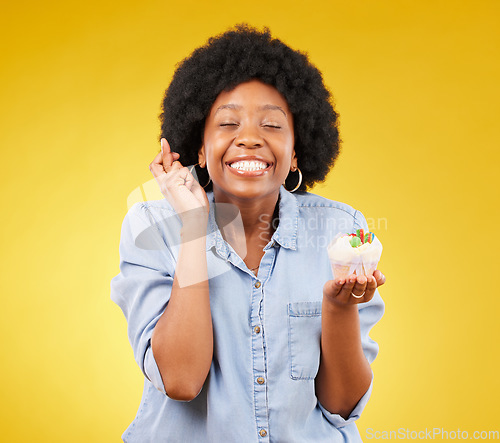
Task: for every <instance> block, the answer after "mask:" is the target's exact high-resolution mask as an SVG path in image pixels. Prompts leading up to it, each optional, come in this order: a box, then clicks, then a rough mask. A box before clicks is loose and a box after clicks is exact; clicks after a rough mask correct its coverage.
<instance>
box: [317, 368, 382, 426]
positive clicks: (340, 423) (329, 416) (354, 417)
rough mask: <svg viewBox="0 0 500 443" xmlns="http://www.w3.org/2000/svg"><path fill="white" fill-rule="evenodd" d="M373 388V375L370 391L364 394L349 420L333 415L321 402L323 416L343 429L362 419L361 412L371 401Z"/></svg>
mask: <svg viewBox="0 0 500 443" xmlns="http://www.w3.org/2000/svg"><path fill="white" fill-rule="evenodd" d="M372 387H373V374H372V379H371V382H370V386H369V387H368V390H367V391H366V392H365V393H364V395H363V397H361V398H360V400H359V401H358V403H357V404H356V406H355V407H354V409H353V410H352V412H351V413H350V415H349V417H347V419H345V418H344V417H342V416H341V415H339V414H332V413H331V412H329V411H327V410H326V409H325V408H324V406H323V405H322V404H321V403H320V402H319V401H318V407H319V408H320V409H321V412H322V413H323V415H324V416H325V417H326V419H327V420H328V421H329V422H330V423H331V424H332V425H334V426H335V427H337V428H341V427H343V426H345V425H348V424H349V423H352V422H353V421H355V420H357V419H358V418H359V417H361V412H363V410H364V409H365V406H366V404H367V403H368V400H369V399H370V396H371V393H372Z"/></svg>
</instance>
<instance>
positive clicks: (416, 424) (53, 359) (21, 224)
mask: <svg viewBox="0 0 500 443" xmlns="http://www.w3.org/2000/svg"><path fill="white" fill-rule="evenodd" d="M2 9H3V11H2V17H1V18H0V54H1V57H2V68H1V70H0V92H1V105H0V106H1V110H0V125H1V130H0V143H1V152H2V160H1V162H0V168H1V174H0V179H1V196H2V197H1V205H2V229H1V245H2V246H1V254H2V255H1V263H0V265H1V270H2V277H1V279H0V294H1V296H2V304H1V307H0V333H1V337H2V356H3V357H2V365H1V369H0V371H1V374H0V375H1V391H0V395H1V403H0V404H1V406H0V408H1V414H0V422H1V423H0V424H1V426H0V429H1V434H2V437H1V439H2V441H6V442H32V441H44V442H45V441H47V442H68V441H71V442H113V441H115V442H118V441H120V436H121V433H122V432H123V431H124V430H125V428H126V427H127V426H128V425H129V423H130V422H131V421H132V420H133V418H134V416H135V413H136V411H137V408H138V406H139V400H140V395H141V392H142V380H143V379H142V375H141V373H140V371H139V369H138V367H137V366H136V364H135V362H134V360H133V355H132V350H131V348H130V345H129V343H128V341H127V334H126V322H125V319H124V317H123V314H122V312H121V311H120V309H119V308H118V306H116V305H114V303H112V301H111V300H110V298H109V282H110V279H111V278H112V277H113V276H115V275H116V274H117V273H118V272H119V269H118V263H119V256H118V243H119V237H120V227H121V222H122V220H123V217H124V215H125V213H126V211H127V197H128V195H129V194H130V192H131V191H132V190H133V189H134V188H136V187H137V186H139V185H140V184H141V183H144V182H146V181H148V180H150V179H151V178H152V176H151V175H150V172H149V169H148V165H149V163H150V162H151V160H152V159H153V157H154V156H155V155H156V153H157V152H158V149H159V146H158V144H157V142H156V138H157V136H158V134H159V124H158V120H157V116H158V114H159V112H160V102H161V98H162V94H163V91H164V89H165V88H166V87H167V85H168V83H169V80H170V78H171V75H172V73H173V69H174V67H175V64H176V63H177V62H179V61H180V60H181V59H182V58H184V57H185V56H187V55H188V54H189V53H190V52H191V51H192V50H193V49H194V48H195V47H197V46H199V45H201V44H203V43H204V42H205V41H206V39H207V38H208V37H209V36H211V35H214V34H217V33H220V32H222V31H224V30H226V29H227V28H228V27H230V26H232V25H234V24H235V23H238V22H241V21H246V22H248V23H250V24H252V25H255V26H258V27H261V26H263V25H268V26H269V27H270V28H271V30H272V32H273V34H274V35H275V36H277V37H279V38H281V39H282V40H284V41H285V42H286V43H288V44H289V45H290V46H292V47H293V48H296V49H300V50H306V51H308V53H309V54H310V58H311V60H312V62H313V63H315V64H316V65H317V66H318V67H319V68H320V70H321V71H322V72H323V74H324V79H325V82H326V84H327V85H328V86H329V87H330V88H331V90H332V92H333V94H334V97H335V100H336V105H337V110H338V111H339V113H340V115H341V132H342V138H343V140H344V144H343V152H342V154H341V157H340V158H339V161H338V163H337V164H336V166H335V168H334V169H333V171H332V172H331V174H330V175H329V178H328V180H327V182H326V183H325V184H324V185H321V186H317V187H316V188H315V189H314V190H313V192H316V193H318V194H321V195H324V196H326V197H329V198H332V199H335V200H340V201H343V202H346V203H348V204H350V205H352V206H354V207H355V208H357V209H359V210H361V211H362V212H363V213H364V215H365V216H366V217H367V218H368V219H371V222H370V223H371V226H370V227H371V228H373V229H374V230H376V232H377V234H378V235H379V237H380V238H381V241H382V243H383V245H384V253H383V256H382V261H381V263H380V269H382V271H383V272H384V273H385V274H386V275H387V284H386V285H385V286H384V287H383V288H381V290H380V293H381V295H382V297H383V298H384V300H385V302H386V314H385V316H384V318H383V319H382V321H381V322H380V323H379V324H378V325H377V326H375V328H374V329H373V331H372V337H373V338H374V339H375V340H376V341H377V342H378V343H379V344H380V353H379V356H378V358H377V360H376V361H375V363H374V364H373V370H374V372H375V385H374V391H373V394H372V398H371V400H370V402H369V404H368V406H367V408H366V410H365V412H364V414H363V416H362V418H361V419H360V420H359V422H358V427H359V430H360V433H361V435H362V436H363V438H364V439H365V433H366V429H367V428H371V429H373V430H374V431H375V430H377V431H384V430H395V429H399V428H406V429H408V430H410V431H411V430H414V431H418V430H421V429H425V428H434V427H437V428H443V429H444V430H448V431H453V430H458V429H461V430H467V431H469V432H472V431H474V430H495V429H496V430H500V426H499V424H498V423H499V420H498V415H497V413H498V411H499V408H498V396H499V394H500V389H499V388H500V383H499V379H500V377H499V376H498V368H499V363H500V361H499V352H498V349H499V346H498V339H499V335H500V334H499V332H500V330H499V326H498V323H499V322H498V317H499V307H500V301H499V295H500V294H499V292H500V291H499V290H498V280H497V277H498V264H499V260H498V255H497V254H494V253H493V251H495V249H496V248H498V247H499V241H498V238H499V234H498V225H499V224H498V216H499V209H498V205H499V199H498V188H499V181H498V162H499V159H500V155H499V148H500V144H499V141H500V140H499V135H498V134H499V125H498V118H499V113H498V103H499V102H500V94H499V87H498V79H499V78H500V72H499V71H500V69H499V67H500V63H499V62H498V55H499V54H498V48H499V31H498V25H499V23H498V21H499V20H498V17H499V12H500V2H498V1H496V0H495V1H485V0H482V1H451V0H448V1H428V0H426V1H422V0H420V1H409V0H398V1H396V0H394V1H388V0H382V1H375V0H359V1H339V0H335V1H328V2H326V1H325V2H318V1H311V2H306V1H290V0H276V1H273V2H269V1H261V0H257V1H253V2H245V3H244V4H243V5H240V4H239V2H235V1H234V0H231V1H229V0H228V1H219V2H217V1H216V2H209V1H190V0H187V1H183V2H168V1H145V2H136V1H133V2H132V1H120V2H118V1H114V2H109V1H106V0H103V1H95V0H91V1H87V2H68V1H64V2H63V1H61V2H54V1H49V2H33V1H32V2H29V1H19V2H9V3H8V4H5V5H4V6H3V7H2Z"/></svg>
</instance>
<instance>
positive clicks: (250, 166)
mask: <svg viewBox="0 0 500 443" xmlns="http://www.w3.org/2000/svg"><path fill="white" fill-rule="evenodd" d="M229 166H231V168H234V169H239V170H240V171H259V170H261V169H266V168H267V163H264V162H261V161H247V160H243V161H239V162H234V163H231V164H230V165H229Z"/></svg>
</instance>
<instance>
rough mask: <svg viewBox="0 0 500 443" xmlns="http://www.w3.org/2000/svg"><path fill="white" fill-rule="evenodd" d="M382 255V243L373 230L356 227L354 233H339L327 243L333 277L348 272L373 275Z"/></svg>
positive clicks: (341, 276)
mask: <svg viewBox="0 0 500 443" xmlns="http://www.w3.org/2000/svg"><path fill="white" fill-rule="evenodd" d="M381 255H382V243H380V241H379V239H378V238H376V237H375V234H374V233H373V232H368V233H366V234H365V233H364V230H363V229H358V230H357V231H356V233H355V234H339V235H337V236H336V237H335V238H334V239H333V240H332V241H331V242H330V244H329V245H328V256H329V258H330V263H331V264H332V271H333V276H334V278H346V277H347V276H348V275H350V274H357V275H366V276H369V275H373V272H374V271H375V269H377V265H378V262H379V260H380V256H381Z"/></svg>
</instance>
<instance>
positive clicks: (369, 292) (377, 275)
mask: <svg viewBox="0 0 500 443" xmlns="http://www.w3.org/2000/svg"><path fill="white" fill-rule="evenodd" d="M384 283H385V275H384V274H382V272H381V271H380V270H378V269H377V270H376V271H375V272H374V273H373V275H372V276H369V277H366V276H364V275H356V274H351V275H349V276H347V278H344V279H334V280H329V281H327V282H326V283H325V285H324V287H323V296H324V297H327V298H328V299H329V300H330V301H333V302H334V303H335V304H336V305H339V306H347V305H354V304H358V303H366V302H368V301H370V300H371V299H372V298H373V295H374V294H375V289H377V287H379V286H381V285H383V284H384ZM352 294H354V296H353V295H352Z"/></svg>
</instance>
